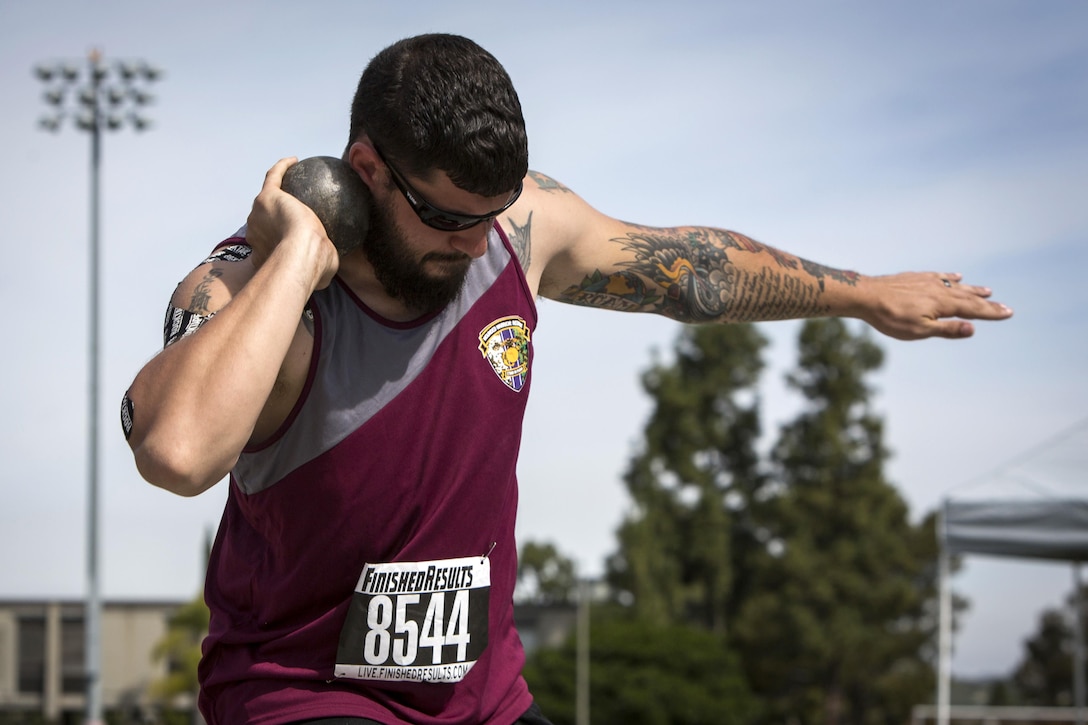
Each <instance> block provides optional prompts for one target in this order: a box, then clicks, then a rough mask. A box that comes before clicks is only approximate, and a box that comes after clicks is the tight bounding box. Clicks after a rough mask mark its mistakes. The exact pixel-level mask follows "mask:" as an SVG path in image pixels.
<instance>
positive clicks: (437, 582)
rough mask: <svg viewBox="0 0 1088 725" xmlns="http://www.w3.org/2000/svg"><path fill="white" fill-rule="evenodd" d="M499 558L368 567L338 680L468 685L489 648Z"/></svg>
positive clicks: (351, 614)
mask: <svg viewBox="0 0 1088 725" xmlns="http://www.w3.org/2000/svg"><path fill="white" fill-rule="evenodd" d="M490 593H491V561H490V560H489V559H488V558H487V557H480V556H470V557H465V558H462V559H442V560H438V561H418V562H398V563H395V564H367V565H366V567H365V568H364V569H363V573H362V574H361V575H360V576H359V583H358V585H356V587H355V594H354V595H353V596H352V600H351V607H350V608H349V609H348V616H347V620H346V621H345V622H344V628H343V630H341V632H340V645H339V647H338V648H337V651H336V669H335V674H336V676H337V677H346V678H350V679H356V680H383V681H386V682H391V681H404V680H411V681H416V682H460V681H461V680H462V679H463V678H464V676H465V675H466V674H468V671H469V670H470V669H472V666H473V665H474V664H476V660H477V659H479V657H480V654H481V653H483V651H484V648H485V647H487V626H488V606H489V597H490Z"/></svg>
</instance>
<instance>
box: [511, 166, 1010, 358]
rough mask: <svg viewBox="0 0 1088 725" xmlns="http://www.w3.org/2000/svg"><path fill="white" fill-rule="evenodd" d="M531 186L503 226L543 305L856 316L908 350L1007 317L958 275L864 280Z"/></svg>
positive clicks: (556, 188)
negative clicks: (624, 216) (621, 216)
mask: <svg viewBox="0 0 1088 725" xmlns="http://www.w3.org/2000/svg"><path fill="white" fill-rule="evenodd" d="M530 179H531V183H530ZM530 179H527V180H526V183H527V187H529V188H528V189H527V192H528V193H526V194H525V197H526V200H525V202H524V204H522V203H519V205H518V206H516V207H515V208H514V209H513V210H512V215H511V217H510V218H509V219H507V220H506V221H507V222H508V223H510V224H511V226H512V230H513V236H515V237H516V239H518V240H521V241H522V242H527V241H529V240H531V242H532V248H531V250H529V251H526V252H525V253H523V254H520V256H522V257H523V261H525V260H528V261H529V263H530V269H529V277H530V281H531V282H533V281H535V280H538V283H539V287H538V289H539V292H540V294H542V295H543V296H545V297H548V298H551V299H555V300H559V301H562V302H569V303H572V304H578V305H585V306H589V307H597V308H602V309H614V310H624V311H630V312H653V313H657V314H662V315H665V316H668V317H671V318H673V319H676V320H679V321H681V322H690V323H708V322H756V321H763V320H785V319H797V318H807V317H856V318H859V319H862V320H865V321H866V322H868V323H869V324H870V325H872V326H873V327H875V328H876V329H877V330H879V331H880V332H882V333H884V334H886V335H889V336H891V337H895V338H898V339H904V340H911V339H920V338H926V337H948V338H960V337H969V336H971V335H972V334H973V333H974V325H973V324H972V323H971V322H970V320H1001V319H1005V318H1007V317H1009V316H1010V315H1011V314H1012V310H1010V309H1009V308H1008V307H1006V306H1005V305H1002V304H1000V303H996V302H992V301H990V300H989V299H988V298H989V296H990V290H989V289H988V288H986V287H978V286H974V285H967V284H963V283H962V279H961V275H959V274H952V273H936V272H906V273H901V274H895V275H887V276H880V277H872V276H866V275H861V274H858V273H856V272H850V271H846V270H839V269H834V268H831V267H826V266H824V265H821V264H817V263H815V262H810V261H808V260H805V259H801V258H800V257H797V256H795V255H792V254H789V253H787V252H784V251H781V250H778V249H775V248H774V247H770V246H768V245H765V244H761V243H759V242H756V241H754V240H753V239H751V238H749V237H747V236H745V235H743V234H740V233H737V232H733V231H728V230H724V229H716V228H710V227H699V226H684V227H670V228H656V227H646V226H640V225H638V224H631V223H628V222H623V221H619V220H616V219H612V218H609V217H607V216H605V215H603V214H601V213H600V212H597V211H596V210H594V209H593V208H592V207H590V206H589V205H588V204H586V203H585V202H584V201H582V200H581V199H580V198H579V197H578V196H576V195H575V194H573V193H572V192H571V191H570V190H569V189H566V187H563V186H562V185H561V184H558V183H557V182H555V181H554V180H552V179H549V178H547V177H544V176H542V175H540V174H536V173H535V172H532V173H530ZM530 212H531V215H530V214H529V213H530ZM518 215H524V216H525V218H524V220H519V218H518ZM519 251H520V250H519Z"/></svg>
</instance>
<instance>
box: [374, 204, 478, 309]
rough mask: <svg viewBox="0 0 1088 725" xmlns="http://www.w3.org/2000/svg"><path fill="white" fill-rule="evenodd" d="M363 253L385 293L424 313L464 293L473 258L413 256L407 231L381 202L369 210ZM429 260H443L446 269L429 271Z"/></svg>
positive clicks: (436, 255)
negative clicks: (405, 232) (397, 223)
mask: <svg viewBox="0 0 1088 725" xmlns="http://www.w3.org/2000/svg"><path fill="white" fill-rule="evenodd" d="M363 254H365V255H366V258H367V261H368V262H370V266H371V267H373V268H374V274H375V275H376V276H377V278H378V282H379V283H380V284H381V286H382V288H383V289H384V290H385V292H386V294H388V295H389V296H390V297H392V298H393V299H395V300H397V301H398V302H401V303H403V304H404V305H405V306H407V307H408V308H409V309H411V310H413V311H415V312H419V313H421V314H425V313H428V312H433V311H435V310H438V309H441V308H443V307H445V306H446V305H448V304H449V303H450V302H452V301H453V300H454V299H455V298H456V297H457V295H458V294H460V293H461V288H462V287H463V286H464V284H465V276H466V275H467V274H468V268H469V264H470V263H471V261H472V260H471V259H470V258H469V257H468V256H467V255H464V254H439V253H437V252H430V253H429V254H425V255H424V256H423V258H422V259H419V260H416V259H413V258H412V256H411V253H410V252H409V250H408V244H407V241H406V239H405V234H404V232H403V231H401V229H400V228H399V227H398V226H397V225H396V223H395V222H394V221H393V220H392V218H391V216H390V214H389V213H388V211H387V210H386V209H383V208H381V207H380V206H379V205H378V204H374V206H373V207H372V208H371V211H370V228H369V230H368V231H367V235H366V241H365V242H364V244H363ZM430 260H438V261H439V262H442V266H443V268H444V269H445V270H446V271H447V273H446V274H443V275H430V274H427V272H426V269H425V265H426V264H427V262H428V261H430ZM454 262H459V263H460V264H454Z"/></svg>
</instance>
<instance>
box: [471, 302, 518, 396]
mask: <svg viewBox="0 0 1088 725" xmlns="http://www.w3.org/2000/svg"><path fill="white" fill-rule="evenodd" d="M480 352H481V353H482V354H483V356H484V358H485V359H486V360H487V361H488V362H489V363H491V369H492V370H494V371H495V374H496V375H498V376H499V380H501V381H503V383H505V384H506V387H508V388H510V389H511V390H513V391H515V392H518V393H520V392H521V389H522V388H524V387H525V384H526V383H527V382H528V381H529V326H528V325H527V324H525V320H523V319H522V318H520V317H518V316H517V315H510V316H508V317H500V318H499V319H497V320H495V321H494V322H492V323H491V324H490V325H488V326H487V327H485V328H484V329H483V330H482V331H481V332H480Z"/></svg>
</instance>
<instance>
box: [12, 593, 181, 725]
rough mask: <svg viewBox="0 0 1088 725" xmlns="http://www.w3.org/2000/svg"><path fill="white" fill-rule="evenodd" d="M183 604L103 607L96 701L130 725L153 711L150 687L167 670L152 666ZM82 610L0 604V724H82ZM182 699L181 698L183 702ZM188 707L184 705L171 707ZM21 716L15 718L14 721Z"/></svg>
mask: <svg viewBox="0 0 1088 725" xmlns="http://www.w3.org/2000/svg"><path fill="white" fill-rule="evenodd" d="M184 604H185V602H176V601H170V602H110V601H107V602H104V603H103V605H102V620H101V621H102V623H101V628H102V638H101V642H102V645H101V651H102V668H101V669H102V672H101V676H102V699H103V705H104V708H105V709H106V710H107V711H116V712H120V713H123V714H124V719H125V720H127V721H129V722H133V723H142V722H147V721H148V718H149V717H150V714H151V713H152V712H154V708H155V703H153V702H152V699H151V696H150V691H149V689H150V685H151V683H152V682H154V681H155V680H158V679H161V678H162V677H164V676H165V675H166V674H167V673H168V671H169V666H170V663H168V662H166V661H158V662H156V661H155V658H154V657H153V651H154V648H155V645H156V644H157V643H158V642H159V641H161V640H162V639H163V636H164V635H165V634H166V631H167V624H168V621H169V619H170V616H171V615H172V614H173V613H174V612H176V611H177V610H178V609H179V608H180V607H181V606H183V605H184ZM83 611H84V603H83V602H82V601H77V600H71V601H67V600H61V601H58V600H0V723H8V722H22V721H26V722H42V721H44V722H48V723H82V722H83V717H84V713H85V709H86V705H85V702H86V697H85V686H86V681H85V676H84V675H85V668H84V618H83ZM183 700H185V698H183ZM177 705H179V706H180V707H182V708H191V707H192V702H191V698H189V700H188V701H182V702H178V703H177ZM20 715H21V716H22V717H20Z"/></svg>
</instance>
